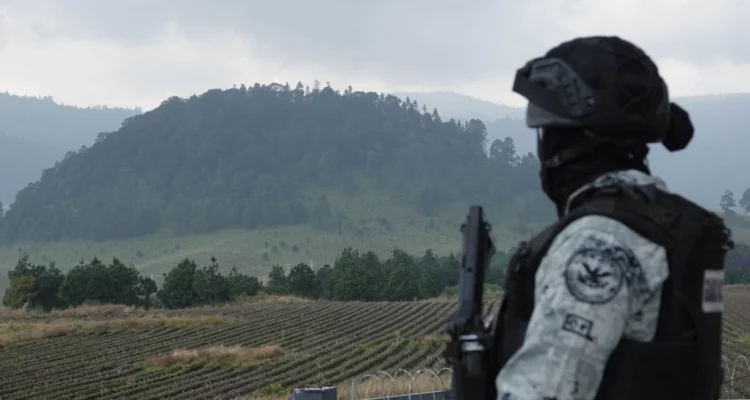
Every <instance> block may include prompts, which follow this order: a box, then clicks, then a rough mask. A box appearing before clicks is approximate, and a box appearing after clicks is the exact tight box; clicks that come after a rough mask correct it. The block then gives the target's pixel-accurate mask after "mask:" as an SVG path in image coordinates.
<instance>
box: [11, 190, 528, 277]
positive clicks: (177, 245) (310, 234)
mask: <svg viewBox="0 0 750 400" xmlns="http://www.w3.org/2000/svg"><path fill="white" fill-rule="evenodd" d="M326 195H327V197H328V199H329V201H330V203H331V205H332V209H334V210H338V211H340V212H342V213H344V214H345V215H347V217H348V221H347V224H346V226H345V229H344V231H343V232H342V234H338V232H327V231H321V230H316V229H314V228H312V227H311V226H308V225H300V226H294V227H278V228H271V229H259V230H253V231H249V230H224V231H220V232H216V233H211V234H204V235H192V236H174V235H169V234H157V235H150V236H143V237H138V238H132V239H127V240H114V241H103V242H94V241H65V242H52V243H19V244H14V245H6V246H1V247H0V274H2V275H5V274H6V271H8V270H9V269H11V268H13V266H14V265H15V263H16V262H17V260H18V257H19V256H20V255H21V254H23V253H27V254H28V255H29V258H30V260H31V261H32V262H34V263H44V264H46V263H47V262H48V261H49V260H53V261H55V262H56V264H57V266H58V267H59V268H60V269H62V270H63V271H67V270H68V269H70V268H72V267H73V266H74V265H76V264H77V263H78V262H79V260H81V259H84V260H85V261H89V260H90V259H91V258H92V257H94V256H97V257H99V258H100V259H102V260H104V261H106V262H109V261H111V259H112V257H113V256H116V257H117V258H119V259H120V260H121V261H123V262H125V263H132V264H134V265H135V266H136V267H137V268H138V269H139V270H141V271H142V272H143V273H145V274H146V275H149V274H153V275H154V278H155V279H157V282H160V280H161V273H162V272H166V271H167V270H169V269H170V268H172V267H173V266H174V265H176V264H177V262H178V261H179V260H180V259H183V258H185V257H188V258H191V259H193V260H195V261H196V262H197V263H198V264H199V265H208V264H209V263H210V259H211V257H212V256H214V257H216V258H217V259H218V261H219V265H220V266H221V268H222V269H225V270H228V269H229V268H230V267H231V266H233V265H237V266H238V268H239V269H240V270H241V271H243V272H245V273H249V274H252V275H263V274H265V273H267V272H268V271H269V270H270V267H271V266H272V265H274V264H277V263H278V264H282V265H294V264H297V263H300V262H305V263H310V262H311V261H312V263H313V264H314V266H319V265H323V264H326V263H333V262H334V260H335V258H336V256H337V255H338V254H340V253H341V251H342V250H343V249H344V248H345V247H347V246H352V247H354V248H358V249H359V250H360V251H369V250H373V251H375V252H376V253H378V254H379V255H381V256H387V255H388V254H389V253H390V251H391V250H392V249H393V248H394V247H399V248H402V249H404V250H407V251H409V252H410V253H413V254H423V253H424V251H426V250H427V249H433V251H435V252H436V253H438V254H447V253H450V252H458V251H459V250H460V249H461V233H460V231H459V226H460V224H461V223H462V222H463V221H464V220H465V218H466V212H467V211H468V208H463V207H456V208H455V209H454V210H451V211H446V212H444V213H442V214H441V215H438V216H435V217H425V216H420V215H417V214H415V213H414V212H413V211H411V210H410V208H408V207H403V206H400V204H405V200H403V199H397V198H391V197H388V196H386V195H384V194H383V193H381V192H377V191H373V192H371V193H369V192H368V193H366V194H362V195H358V196H356V197H349V196H345V195H342V194H340V193H336V192H327V193H326ZM384 215H385V216H387V222H385V223H384V222H383V221H382V216H384ZM490 222H492V223H493V235H494V236H495V239H496V242H497V243H496V244H497V247H498V248H499V249H503V250H507V249H509V248H511V247H512V246H514V245H516V244H517V243H518V241H519V240H520V239H521V236H520V235H518V234H517V233H516V232H518V231H519V228H518V226H514V225H516V224H515V223H510V224H509V223H505V222H507V221H504V220H493V221H490ZM351 227H357V230H358V231H360V230H361V231H363V232H365V234H364V236H360V235H358V233H357V232H356V231H355V230H354V229H352V228H351ZM264 254H267V256H268V260H265V259H264ZM3 283H4V282H3V279H2V278H0V291H2V290H3V289H4V285H3Z"/></svg>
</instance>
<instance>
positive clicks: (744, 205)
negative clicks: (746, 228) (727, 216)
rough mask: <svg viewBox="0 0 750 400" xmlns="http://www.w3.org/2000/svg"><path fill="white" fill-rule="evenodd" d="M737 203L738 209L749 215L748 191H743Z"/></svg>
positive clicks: (749, 190) (749, 200) (749, 191)
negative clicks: (738, 204)
mask: <svg viewBox="0 0 750 400" xmlns="http://www.w3.org/2000/svg"><path fill="white" fill-rule="evenodd" d="M739 203H740V207H742V208H743V209H744V210H745V213H750V189H745V191H744V192H743V193H742V198H741V199H740V201H739Z"/></svg>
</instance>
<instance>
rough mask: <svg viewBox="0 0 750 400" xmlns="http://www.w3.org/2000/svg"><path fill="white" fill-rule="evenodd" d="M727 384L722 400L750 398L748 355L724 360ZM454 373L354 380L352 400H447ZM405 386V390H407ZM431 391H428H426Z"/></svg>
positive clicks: (381, 375) (377, 374)
mask: <svg viewBox="0 0 750 400" xmlns="http://www.w3.org/2000/svg"><path fill="white" fill-rule="evenodd" d="M722 367H723V368H724V383H723V384H722V387H721V399H722V400H730V399H748V398H750V359H748V357H746V356H744V355H737V356H735V357H727V356H723V357H722ZM452 373H453V370H452V369H450V368H441V369H438V370H436V371H435V370H431V369H428V368H425V369H420V370H418V371H416V372H415V373H413V374H412V373H411V372H409V371H407V370H405V369H399V370H398V371H396V372H395V373H394V374H392V375H391V374H390V373H388V372H386V371H378V372H375V373H371V374H365V375H362V376H360V377H358V378H355V379H352V381H351V385H350V388H349V398H350V400H386V399H388V400H443V399H444V395H445V393H446V391H447V390H446V389H447V388H449V387H450V381H451V379H452ZM404 386H405V387H404ZM425 389H427V390H425Z"/></svg>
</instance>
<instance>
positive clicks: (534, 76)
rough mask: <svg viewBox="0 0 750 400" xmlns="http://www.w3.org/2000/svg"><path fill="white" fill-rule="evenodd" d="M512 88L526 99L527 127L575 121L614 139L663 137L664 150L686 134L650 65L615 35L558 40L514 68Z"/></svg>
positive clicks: (687, 127)
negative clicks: (534, 57) (558, 42)
mask: <svg viewBox="0 0 750 400" xmlns="http://www.w3.org/2000/svg"><path fill="white" fill-rule="evenodd" d="M513 91H514V92H516V93H518V94H520V95H522V96H524V97H525V98H526V99H528V100H529V105H528V107H527V110H526V124H527V125H528V126H529V127H531V128H548V127H577V126H580V127H582V128H585V129H586V131H588V132H590V133H591V134H593V135H595V136H597V137H606V138H609V139H613V140H615V141H618V140H628V141H632V140H639V141H644V142H650V143H653V142H663V143H664V146H665V147H667V148H668V149H669V150H670V151H675V150H680V149H682V148H684V147H686V146H687V144H688V142H689V141H690V139H691V138H692V134H693V127H692V124H691V123H690V118H689V116H688V114H687V112H685V111H684V110H683V109H681V108H680V107H679V106H677V105H675V104H673V103H670V101H669V92H668V89H667V85H666V84H665V82H664V80H663V79H662V77H661V76H660V75H659V70H658V68H657V66H656V64H654V62H653V61H652V60H651V58H650V57H649V56H648V55H646V53H644V52H643V50H641V49H640V48H638V47H637V46H635V45H634V44H632V43H630V42H627V41H625V40H623V39H620V38H619V37H604V36H595V37H584V38H577V39H574V40H571V41H569V42H565V43H562V44H561V45H559V46H557V47H555V48H553V49H552V50H550V51H548V52H547V54H545V55H544V57H540V58H536V59H533V60H531V61H529V62H528V63H526V65H525V66H524V67H523V68H521V69H519V70H518V72H517V73H516V80H515V82H514V83H513Z"/></svg>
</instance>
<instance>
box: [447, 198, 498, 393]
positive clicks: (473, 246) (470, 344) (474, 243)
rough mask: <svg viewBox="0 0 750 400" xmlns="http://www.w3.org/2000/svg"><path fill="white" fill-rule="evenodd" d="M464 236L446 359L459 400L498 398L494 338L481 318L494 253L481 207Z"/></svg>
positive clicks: (474, 211)
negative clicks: (492, 367) (493, 348)
mask: <svg viewBox="0 0 750 400" xmlns="http://www.w3.org/2000/svg"><path fill="white" fill-rule="evenodd" d="M461 231H462V233H463V257H462V258H461V270H460V273H459V274H460V275H459V295H458V310H457V311H456V312H455V313H454V314H453V316H452V317H451V318H450V320H449V321H448V329H447V332H448V335H449V336H450V341H449V342H448V344H447V346H446V349H445V352H444V353H443V355H444V356H445V358H446V360H447V361H448V363H449V364H450V365H451V366H452V368H453V380H452V383H451V386H452V389H453V392H454V393H453V394H454V395H455V397H456V398H457V399H458V400H468V399H472V400H474V399H476V400H484V399H493V400H494V398H495V379H494V377H493V376H490V374H491V371H492V369H491V367H490V362H491V360H490V359H491V351H492V349H491V346H492V338H491V335H490V332H489V329H488V327H487V326H485V324H484V321H483V319H482V306H483V304H482V303H483V294H484V277H485V273H486V272H487V270H488V268H489V264H490V259H491V258H492V256H493V255H494V253H495V246H494V244H493V242H492V238H491V237H490V235H489V233H490V225H489V224H488V223H487V222H485V220H484V213H483V210H482V207H480V206H472V207H470V208H469V215H468V217H467V219H466V223H464V224H463V225H462V226H461Z"/></svg>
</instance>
